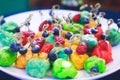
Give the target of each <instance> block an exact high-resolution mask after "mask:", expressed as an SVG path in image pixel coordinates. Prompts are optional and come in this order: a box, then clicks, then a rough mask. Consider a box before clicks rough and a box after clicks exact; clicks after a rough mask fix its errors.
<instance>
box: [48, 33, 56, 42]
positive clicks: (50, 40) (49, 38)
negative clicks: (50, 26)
mask: <svg viewBox="0 0 120 80" xmlns="http://www.w3.org/2000/svg"><path fill="white" fill-rule="evenodd" d="M46 42H48V43H53V44H56V43H55V40H54V35H53V34H51V35H50V36H48V37H47V38H46Z"/></svg>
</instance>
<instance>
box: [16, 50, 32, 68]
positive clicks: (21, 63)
mask: <svg viewBox="0 0 120 80" xmlns="http://www.w3.org/2000/svg"><path fill="white" fill-rule="evenodd" d="M31 58H32V53H31V50H28V51H27V53H26V54H24V55H19V56H18V58H17V60H16V62H15V67H17V68H25V66H26V63H27V62H28V61H29V60H30V59H31Z"/></svg>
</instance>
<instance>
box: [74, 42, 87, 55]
mask: <svg viewBox="0 0 120 80" xmlns="http://www.w3.org/2000/svg"><path fill="white" fill-rule="evenodd" d="M76 52H77V53H78V54H85V53H86V52H87V43H85V42H82V43H81V44H79V45H78V47H77V48H76Z"/></svg>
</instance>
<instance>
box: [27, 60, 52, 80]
mask: <svg viewBox="0 0 120 80" xmlns="http://www.w3.org/2000/svg"><path fill="white" fill-rule="evenodd" d="M49 68H50V63H49V61H48V60H42V59H39V58H33V59H31V60H29V61H28V62H27V64H26V72H27V73H28V74H29V75H30V76H32V77H36V78H43V77H45V75H46V73H47V71H48V69H49Z"/></svg>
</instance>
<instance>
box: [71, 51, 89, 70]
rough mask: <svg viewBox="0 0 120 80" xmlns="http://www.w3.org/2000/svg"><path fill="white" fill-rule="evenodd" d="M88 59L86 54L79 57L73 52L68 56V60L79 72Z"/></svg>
mask: <svg viewBox="0 0 120 80" xmlns="http://www.w3.org/2000/svg"><path fill="white" fill-rule="evenodd" d="M88 58H89V56H88V55H87V54H86V53H84V54H82V55H81V54H78V53H76V52H74V53H72V54H71V55H70V60H71V62H72V63H73V65H74V66H75V68H76V69H77V70H81V69H83V68H84V63H85V61H86V60H87V59H88Z"/></svg>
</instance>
